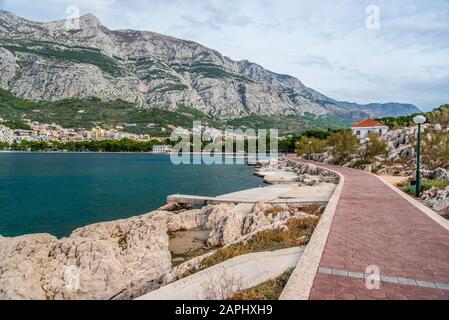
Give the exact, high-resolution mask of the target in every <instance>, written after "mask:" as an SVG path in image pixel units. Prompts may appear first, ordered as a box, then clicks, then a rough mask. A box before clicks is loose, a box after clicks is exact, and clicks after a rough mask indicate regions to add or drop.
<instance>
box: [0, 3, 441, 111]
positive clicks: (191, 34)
mask: <svg viewBox="0 0 449 320" xmlns="http://www.w3.org/2000/svg"><path fill="white" fill-rule="evenodd" d="M69 5H75V6H77V7H78V8H79V11H80V13H81V14H85V13H92V14H94V15H95V16H97V17H98V18H99V19H100V20H101V21H102V23H103V24H104V25H105V26H107V27H108V28H110V29H138V30H146V31H154V32H158V33H162V34H167V35H171V36H175V37H178V38H182V39H188V40H193V41H196V42H199V43H201V44H203V45H205V46H207V47H209V48H212V49H215V50H218V51H219V52H221V53H222V54H224V55H225V56H228V57H230V58H232V59H234V60H242V59H247V60H250V61H252V62H256V63H258V64H260V65H262V66H263V67H265V68H267V69H269V70H271V71H274V72H277V73H282V74H289V75H292V76H295V77H297V78H298V79H300V80H301V81H302V82H303V83H304V84H305V85H307V86H309V87H311V88H313V89H315V90H318V91H320V92H321V93H323V94H325V95H327V96H329V97H331V98H334V99H337V100H344V101H351V102H357V103H370V102H402V103H412V104H415V105H416V106H418V107H420V108H421V109H423V110H431V109H433V108H435V107H438V106H440V105H442V104H444V103H449V0H432V1H428V0H423V1H418V0H386V1H380V0H378V1H375V0H368V1H365V0H327V1H325V0H309V1H305V0H140V1H139V0H133V1H124V0H96V1H95V0H79V1H76V0H71V1H65V0H58V1H56V0H40V1H29V0H0V9H3V10H8V11H11V12H13V13H14V14H16V15H19V16H21V17H23V18H26V19H29V20H35V21H52V20H59V19H64V18H66V17H68V16H69V13H66V9H67V7H68V6H69Z"/></svg>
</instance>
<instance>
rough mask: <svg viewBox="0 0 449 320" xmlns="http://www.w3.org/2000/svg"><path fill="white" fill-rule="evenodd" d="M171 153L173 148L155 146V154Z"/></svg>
mask: <svg viewBox="0 0 449 320" xmlns="http://www.w3.org/2000/svg"><path fill="white" fill-rule="evenodd" d="M170 151H171V146H169V145H167V144H158V145H155V146H153V152H155V153H166V152H170Z"/></svg>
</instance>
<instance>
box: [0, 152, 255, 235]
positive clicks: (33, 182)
mask: <svg viewBox="0 0 449 320" xmlns="http://www.w3.org/2000/svg"><path fill="white" fill-rule="evenodd" d="M261 184H263V183H262V180H261V179H260V178H258V177H256V176H254V175H253V174H252V170H251V168H249V167H247V166H245V165H179V166H175V165H173V164H171V162H170V158H169V156H167V155H152V154H126V153H120V154H103V153H0V235H3V236H17V235H22V234H28V233H39V232H45V233H50V234H53V235H55V236H57V237H61V236H68V235H69V234H70V232H71V231H73V230H74V229H75V228H77V227H81V226H85V225H87V224H91V223H95V222H101V221H110V220H115V219H121V218H127V217H131V216H134V215H139V214H143V213H147V212H149V211H151V210H154V209H156V208H159V207H160V206H162V205H164V204H165V203H166V198H167V195H169V194H175V193H182V194H195V195H205V196H216V195H219V194H224V193H228V192H233V191H238V190H242V189H247V188H251V187H257V186H259V185H261Z"/></svg>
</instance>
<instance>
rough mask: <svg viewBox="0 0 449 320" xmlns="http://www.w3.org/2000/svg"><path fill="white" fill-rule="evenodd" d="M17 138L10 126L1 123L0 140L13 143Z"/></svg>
mask: <svg viewBox="0 0 449 320" xmlns="http://www.w3.org/2000/svg"><path fill="white" fill-rule="evenodd" d="M15 139H16V137H15V135H14V131H12V130H11V129H10V128H8V127H5V126H2V125H0V142H6V143H9V144H11V143H13V142H14V140H15Z"/></svg>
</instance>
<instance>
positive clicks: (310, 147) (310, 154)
mask: <svg viewBox="0 0 449 320" xmlns="http://www.w3.org/2000/svg"><path fill="white" fill-rule="evenodd" d="M311 158H312V141H309V160H310V159H311Z"/></svg>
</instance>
